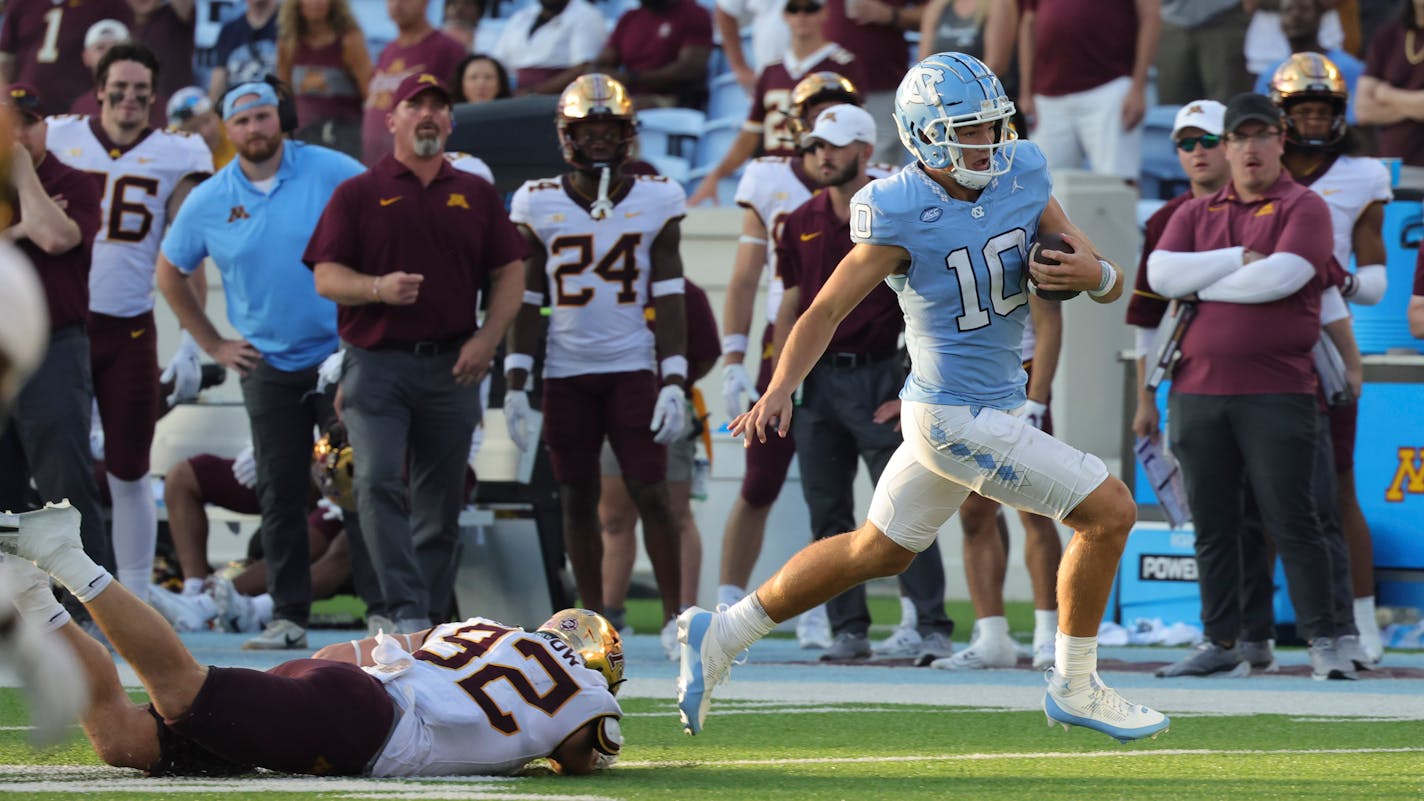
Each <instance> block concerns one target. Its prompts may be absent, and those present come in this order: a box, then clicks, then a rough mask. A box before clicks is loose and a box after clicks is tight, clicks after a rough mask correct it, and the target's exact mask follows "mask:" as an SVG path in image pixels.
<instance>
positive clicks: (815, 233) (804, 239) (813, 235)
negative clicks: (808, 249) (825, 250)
mask: <svg viewBox="0 0 1424 801" xmlns="http://www.w3.org/2000/svg"><path fill="white" fill-rule="evenodd" d="M820 235H821V232H820V231H812V232H811V233H809V234H802V235H801V241H802V242H810V241H811V240H812V239H815V238H816V237H818V236H820Z"/></svg>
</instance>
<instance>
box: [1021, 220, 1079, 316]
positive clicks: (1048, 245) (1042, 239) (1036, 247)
mask: <svg viewBox="0 0 1424 801" xmlns="http://www.w3.org/2000/svg"><path fill="white" fill-rule="evenodd" d="M1044 250H1057V251H1059V252H1062V253H1073V252H1074V250H1073V246H1072V245H1070V244H1068V242H1067V241H1066V240H1065V239H1064V238H1063V236H1062V235H1061V234H1053V233H1040V234H1039V235H1038V238H1037V239H1035V240H1033V244H1031V245H1029V248H1028V260H1029V261H1030V262H1034V261H1036V262H1038V263H1039V264H1049V265H1056V264H1058V260H1057V259H1049V258H1044V257H1043V256H1042V255H1041V254H1040V252H1041V251H1044ZM1028 291H1030V292H1032V293H1033V294H1035V295H1037V296H1039V297H1040V298H1043V299H1044V300H1071V299H1073V298H1076V297H1078V295H1080V294H1081V292H1080V291H1079V290H1076V289H1043V290H1040V289H1039V288H1038V285H1037V284H1035V283H1034V282H1033V276H1032V275H1029V277H1028Z"/></svg>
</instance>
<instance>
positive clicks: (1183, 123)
mask: <svg viewBox="0 0 1424 801" xmlns="http://www.w3.org/2000/svg"><path fill="white" fill-rule="evenodd" d="M1225 120H1226V106H1223V105H1221V104H1220V103H1218V102H1216V101H1215V100H1193V101H1192V102H1190V103H1188V104H1186V105H1185V106H1182V107H1181V108H1180V109H1179V110H1178V111H1177V119H1176V121H1175V122H1173V123H1172V138H1173V139H1176V138H1177V134H1178V133H1180V132H1181V131H1182V129H1183V128H1200V129H1202V130H1203V131H1206V132H1207V133H1209V134H1215V135H1217V136H1221V134H1222V132H1223V131H1224V130H1225V129H1226V126H1225Z"/></svg>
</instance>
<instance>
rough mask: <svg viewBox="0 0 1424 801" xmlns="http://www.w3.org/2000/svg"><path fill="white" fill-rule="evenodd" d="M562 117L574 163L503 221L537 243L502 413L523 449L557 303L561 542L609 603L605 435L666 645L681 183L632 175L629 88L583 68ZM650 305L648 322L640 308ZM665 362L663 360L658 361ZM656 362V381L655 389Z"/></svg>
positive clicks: (672, 564)
mask: <svg viewBox="0 0 1424 801" xmlns="http://www.w3.org/2000/svg"><path fill="white" fill-rule="evenodd" d="M557 113H558V117H557V125H558V129H559V136H560V139H561V140H562V142H563V148H564V158H565V160H567V161H568V162H569V163H570V164H571V165H572V166H573V167H574V169H573V171H572V172H569V173H567V174H565V175H563V176H560V177H558V178H551V179H548V180H542V181H529V182H527V183H525V184H524V185H523V186H521V187H520V188H519V190H518V191H517V192H515V193H514V200H513V202H512V203H511V208H510V212H509V218H510V219H511V220H513V221H514V223H515V224H516V225H517V226H518V227H519V230H520V232H521V233H523V234H524V237H525V239H527V240H528V241H529V245H530V250H531V252H532V254H533V255H531V256H530V257H529V259H528V260H527V261H526V263H525V285H526V291H525V293H524V305H523V307H522V308H521V310H520V312H519V317H518V319H517V320H516V321H515V324H514V328H513V330H512V332H511V334H510V339H509V355H508V356H506V357H505V360H504V371H505V373H506V374H507V375H508V376H509V389H510V391H509V392H507V393H506V394H505V400H504V414H505V419H506V420H507V421H508V423H509V433H510V436H511V437H512V438H513V439H514V441H515V444H516V445H518V446H519V447H520V449H522V450H527V449H528V448H529V447H531V446H532V443H530V442H528V441H527V436H528V435H527V434H526V433H525V429H524V420H525V419H526V416H527V414H528V410H529V400H528V395H527V394H526V391H525V386H526V384H525V382H526V380H527V378H528V375H529V370H530V368H532V367H533V365H534V355H533V354H534V349H535V348H536V347H537V346H538V343H539V325H540V320H541V317H540V308H541V307H542V306H544V305H545V304H546V303H547V304H548V307H549V312H550V313H549V335H548V348H547V353H546V354H545V357H544V378H545V382H544V398H543V402H544V440H545V442H547V443H548V445H549V455H550V461H551V462H552V464H553V469H554V477H555V479H556V480H557V481H558V482H559V485H560V488H561V490H562V492H561V499H562V502H563V505H564V542H565V546H566V548H567V550H568V553H569V562H570V563H571V564H572V565H573V571H574V582H575V584H576V585H577V586H578V595H579V598H580V599H582V601H583V604H584V605H585V606H587V607H589V608H592V609H595V610H599V609H602V608H603V579H602V562H603V543H602V534H601V526H600V525H599V521H598V497H599V490H600V486H601V485H600V482H601V470H600V468H599V456H600V454H601V453H602V449H603V440H604V438H605V436H606V437H607V439H608V442H609V444H610V445H611V446H612V448H613V452H614V453H615V454H616V455H617V457H618V464H619V466H620V467H621V468H622V471H623V479H624V481H625V482H626V483H627V485H628V494H629V496H630V497H632V498H633V501H634V503H635V504H636V505H637V507H638V512H639V516H640V517H641V519H642V521H643V534H644V544H645V545H646V547H647V550H648V558H649V560H650V561H651V562H652V565H653V574H654V576H655V577H656V579H657V582H658V589H659V590H660V592H661V594H662V598H663V612H664V616H665V617H664V620H665V621H666V623H665V626H664V628H665V630H666V632H667V643H666V644H667V646H668V648H669V651H670V653H669V655H670V656H671V655H673V653H675V651H676V646H675V645H674V644H673V642H672V639H671V638H672V632H673V628H672V625H671V621H672V619H673V617H675V616H676V615H677V611H678V606H677V604H678V592H679V590H678V587H679V579H678V576H679V564H678V559H679V555H678V533H677V530H676V529H675V528H674V526H673V521H672V513H671V511H670V507H669V502H668V494H667V481H666V479H667V443H669V442H672V441H673V440H674V439H676V438H677V437H678V436H680V435H681V434H682V432H683V428H684V425H685V424H686V422H687V412H686V409H687V400H686V395H685V391H684V388H683V385H684V383H685V381H686V376H687V358H686V338H687V323H686V316H685V313H684V309H683V281H682V258H681V256H680V255H679V253H678V243H679V241H680V239H681V232H680V228H679V221H680V220H681V219H682V217H683V215H684V214H685V212H686V207H687V199H686V197H685V196H684V194H683V191H682V187H680V186H678V185H677V184H675V183H673V182H671V181H669V180H667V179H666V178H663V177H660V176H646V175H626V174H624V173H623V172H622V166H623V164H624V162H625V161H626V160H627V158H628V153H629V148H630V147H631V146H632V144H633V142H634V141H635V139H636V137H637V128H636V126H635V122H634V118H633V104H632V101H631V100H629V97H628V93H627V91H626V90H625V89H624V87H623V85H622V84H621V83H619V82H618V81H615V80H613V79H612V78H609V77H608V76H606V75H602V74H598V73H594V74H591V75H585V76H583V77H581V78H579V79H577V80H575V81H574V82H573V83H571V84H569V86H568V88H567V89H565V90H564V92H563V94H562V95H560V97H559V105H558V112H557ZM649 305H651V306H652V307H653V309H654V311H655V312H656V318H655V320H654V323H653V327H654V330H652V331H650V330H649V329H648V325H647V322H646V320H645V318H644V311H645V309H647V307H648V306H649ZM658 368H661V370H660V371H659V370H658ZM659 372H660V373H661V376H662V379H661V385H662V386H661V387H659V383H660V382H659V378H658V375H659Z"/></svg>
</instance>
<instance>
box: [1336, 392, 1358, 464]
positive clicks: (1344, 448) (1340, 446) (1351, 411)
mask: <svg viewBox="0 0 1424 801" xmlns="http://www.w3.org/2000/svg"><path fill="white" fill-rule="evenodd" d="M1329 415H1330V447H1331V448H1332V449H1333V450H1334V451H1335V473H1336V474H1337V475H1338V474H1340V473H1351V472H1354V470H1355V428H1356V426H1358V425H1359V422H1360V404H1359V403H1347V404H1345V405H1344V406H1331V407H1330V409H1329Z"/></svg>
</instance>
